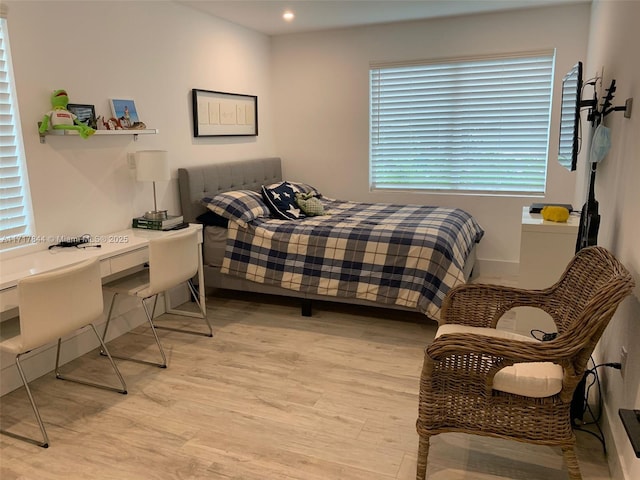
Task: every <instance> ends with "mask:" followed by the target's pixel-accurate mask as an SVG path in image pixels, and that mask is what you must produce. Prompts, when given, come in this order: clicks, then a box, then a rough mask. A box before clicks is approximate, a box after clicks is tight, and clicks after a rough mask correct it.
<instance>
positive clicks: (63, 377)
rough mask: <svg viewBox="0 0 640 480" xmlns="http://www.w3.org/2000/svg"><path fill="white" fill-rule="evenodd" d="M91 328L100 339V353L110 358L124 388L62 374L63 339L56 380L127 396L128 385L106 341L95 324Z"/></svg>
mask: <svg viewBox="0 0 640 480" xmlns="http://www.w3.org/2000/svg"><path fill="white" fill-rule="evenodd" d="M89 326H91V329H92V330H93V333H95V335H96V337H98V341H99V342H100V351H101V352H104V353H105V355H106V356H107V357H108V358H109V361H110V362H111V367H112V368H113V371H114V372H115V373H116V376H117V377H118V380H120V385H121V386H122V388H117V387H111V386H109V385H103V384H100V383H93V382H87V381H85V380H80V379H77V378H73V377H69V376H66V375H63V374H62V373H60V368H59V364H60V346H61V344H62V339H61V338H59V339H58V350H57V352H56V369H55V373H56V378H57V379H59V380H66V381H68V382H74V383H80V384H82V385H88V386H90V387H96V388H102V389H104V390H111V391H113V392H118V393H122V394H123V395H126V394H127V385H126V384H125V383H124V378H122V375H121V374H120V370H118V367H117V366H116V364H115V362H114V361H113V358H112V357H111V354H110V353H109V350H108V349H107V346H106V345H105V343H104V341H103V340H102V338H100V335H98V331H97V330H96V327H95V326H94V325H93V323H90V324H89Z"/></svg>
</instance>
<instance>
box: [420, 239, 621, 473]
mask: <svg viewBox="0 0 640 480" xmlns="http://www.w3.org/2000/svg"><path fill="white" fill-rule="evenodd" d="M633 286H634V281H633V279H632V277H631V275H630V274H629V272H628V271H627V270H626V269H625V268H624V266H623V265H622V264H620V262H618V260H616V259H615V258H614V257H613V255H611V253H609V252H608V251H607V250H605V249H604V248H601V247H589V248H585V249H583V250H581V251H580V252H579V253H578V254H577V255H576V256H575V257H574V258H573V260H572V261H571V262H570V263H569V265H568V267H567V269H566V270H565V272H564V273H563V274H562V276H561V278H560V280H559V281H558V282H557V283H556V284H555V285H553V286H551V287H549V288H547V289H544V290H522V289H517V288H510V287H503V286H494V285H481V284H469V285H461V286H459V287H457V288H454V289H452V290H451V291H450V292H449V294H448V295H447V297H446V298H445V301H444V303H443V306H442V311H441V325H440V327H439V329H438V334H437V335H436V339H435V340H434V341H433V343H432V344H431V345H429V346H428V347H427V348H426V349H425V357H424V365H423V369H422V375H421V379H420V401H419V408H418V420H417V422H416V427H417V431H418V434H419V436H420V444H419V451H418V468H417V477H416V478H417V479H418V480H423V479H424V478H425V475H426V467H427V456H428V454H429V439H430V437H431V436H432V435H437V434H439V433H446V432H463V433H472V434H477V435H487V436H493V437H501V438H507V439H512V440H518V441H521V442H528V443H533V444H538V445H550V446H557V447H561V449H562V452H563V457H564V461H565V463H566V465H567V468H568V472H569V478H570V479H572V480H579V479H581V478H582V477H581V475H580V469H579V466H578V461H577V458H576V454H575V450H574V445H575V436H574V434H573V431H572V428H571V419H570V406H571V399H572V397H573V393H574V390H575V389H576V386H577V384H578V383H579V382H580V380H581V379H582V377H583V374H584V373H585V369H586V366H587V362H588V360H589V357H590V355H591V353H592V351H593V349H594V347H595V345H596V343H597V342H598V340H599V339H600V336H601V335H602V332H603V331H604V329H605V328H606V326H607V324H608V323H609V320H610V319H611V317H612V316H613V314H614V312H615V311H616V308H617V307H618V305H619V303H620V302H621V301H622V300H623V299H624V298H625V297H626V296H627V295H628V294H629V293H630V292H631V290H632V289H633ZM518 306H528V307H538V308H541V309H542V310H544V311H545V312H547V313H548V314H549V315H551V317H552V318H553V319H554V321H555V323H556V327H557V331H558V335H557V337H556V338H555V339H553V340H551V341H547V342H539V341H536V340H535V339H529V338H527V337H524V336H522V338H518V335H514V334H509V333H504V332H501V331H499V330H496V325H497V323H498V320H499V319H500V317H501V316H502V315H503V314H504V313H505V312H507V311H508V310H510V309H511V308H513V307H518ZM544 362H547V363H546V364H545V363H544ZM521 366H523V367H524V366H529V367H533V370H532V371H533V372H536V373H537V372H539V371H543V370H545V369H547V367H551V370H549V371H551V372H553V368H555V369H556V370H555V372H556V373H557V372H560V373H559V378H557V384H556V386H557V388H555V390H557V391H556V392H555V393H553V394H549V393H546V394H544V395H546V396H541V395H537V396H536V395H534V394H531V395H532V396H528V395H522V394H516V393H509V392H507V391H501V390H498V389H497V388H498V376H496V374H498V373H499V372H500V375H503V374H505V372H507V370H508V369H505V367H510V368H518V367H521ZM560 367H561V368H560ZM551 375H553V373H552V374H551ZM515 377H516V376H514V378H515ZM494 380H495V383H494ZM502 383H504V382H502ZM551 383H552V382H551ZM519 388H520V387H519V386H518V385H515V387H514V388H513V390H515V391H518V389H519ZM551 388H553V385H551ZM503 390H509V388H506V387H505V388H503ZM530 390H531V388H530ZM536 393H538V392H537V391H536Z"/></svg>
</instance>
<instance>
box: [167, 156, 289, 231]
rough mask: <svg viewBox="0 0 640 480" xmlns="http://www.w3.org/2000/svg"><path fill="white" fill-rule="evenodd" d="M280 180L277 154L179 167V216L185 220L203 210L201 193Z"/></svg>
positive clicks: (192, 219)
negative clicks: (180, 214)
mask: <svg viewBox="0 0 640 480" xmlns="http://www.w3.org/2000/svg"><path fill="white" fill-rule="evenodd" d="M280 181H282V165H281V162H280V158H278V157H272V158H257V159H254V160H236V161H233V162H223V163H215V164H212V165H206V166H200V167H190V168H179V169H178V186H179V188H180V206H181V207H182V216H183V217H184V221H185V222H195V221H196V217H197V216H198V215H200V214H202V213H204V212H206V211H207V209H206V207H205V206H204V205H202V203H201V200H202V199H203V198H204V197H213V196H215V195H216V194H218V193H221V192H228V191H229V190H255V191H259V190H260V187H261V186H262V185H269V184H271V183H276V182H280Z"/></svg>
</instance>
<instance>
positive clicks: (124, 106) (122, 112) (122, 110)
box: [109, 98, 140, 128]
mask: <svg viewBox="0 0 640 480" xmlns="http://www.w3.org/2000/svg"><path fill="white" fill-rule="evenodd" d="M109 102H110V103H111V113H112V114H113V118H114V119H116V120H118V123H119V124H120V126H121V127H122V128H131V127H134V126H135V125H136V124H139V123H140V118H139V116H138V109H137V108H136V103H135V102H134V101H133V100H126V99H125V100H123V99H117V98H112V99H111V100H109Z"/></svg>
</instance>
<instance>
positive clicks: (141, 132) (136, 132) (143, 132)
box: [40, 128, 158, 143]
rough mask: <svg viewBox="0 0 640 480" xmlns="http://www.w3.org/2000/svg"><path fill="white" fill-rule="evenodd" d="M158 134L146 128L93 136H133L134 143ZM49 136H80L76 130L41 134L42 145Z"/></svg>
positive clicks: (154, 130)
mask: <svg viewBox="0 0 640 480" xmlns="http://www.w3.org/2000/svg"><path fill="white" fill-rule="evenodd" d="M157 133H158V129H157V128H145V129H141V130H96V132H95V133H94V134H93V135H92V136H94V135H133V141H134V142H135V141H137V140H138V135H155V134H157ZM48 135H55V136H67V135H68V136H70V137H79V136H80V134H79V133H78V132H77V131H75V130H49V131H48V132H45V133H40V143H45V137H46V136H48Z"/></svg>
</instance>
